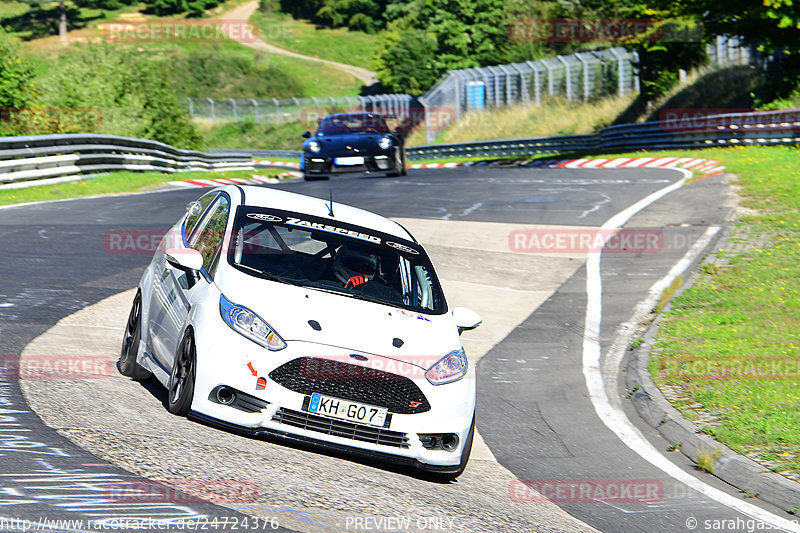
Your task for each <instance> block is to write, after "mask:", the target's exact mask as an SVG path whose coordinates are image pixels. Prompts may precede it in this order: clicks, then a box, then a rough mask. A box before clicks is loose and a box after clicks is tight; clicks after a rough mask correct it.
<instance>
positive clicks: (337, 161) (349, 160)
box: [333, 156, 364, 167]
mask: <svg viewBox="0 0 800 533" xmlns="http://www.w3.org/2000/svg"><path fill="white" fill-rule="evenodd" d="M333 164H334V165H339V166H342V167H344V166H352V165H363V164H364V158H363V157H361V156H353V157H334V158H333Z"/></svg>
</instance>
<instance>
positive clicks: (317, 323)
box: [308, 320, 322, 331]
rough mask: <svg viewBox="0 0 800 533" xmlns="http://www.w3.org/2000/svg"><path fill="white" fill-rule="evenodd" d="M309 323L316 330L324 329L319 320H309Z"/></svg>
mask: <svg viewBox="0 0 800 533" xmlns="http://www.w3.org/2000/svg"><path fill="white" fill-rule="evenodd" d="M308 325H309V326H311V329H313V330H314V331H322V326H320V325H319V322H317V321H316V320H309V321H308Z"/></svg>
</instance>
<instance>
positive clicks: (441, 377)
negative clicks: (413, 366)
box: [425, 348, 468, 385]
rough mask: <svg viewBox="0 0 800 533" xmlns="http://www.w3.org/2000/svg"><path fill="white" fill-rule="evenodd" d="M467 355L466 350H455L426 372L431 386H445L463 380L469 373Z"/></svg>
mask: <svg viewBox="0 0 800 533" xmlns="http://www.w3.org/2000/svg"><path fill="white" fill-rule="evenodd" d="M467 364H468V363H467V355H466V354H465V353H464V348H461V349H458V350H455V351H452V352H450V353H449V354H447V355H445V356H444V357H442V358H441V359H439V360H438V361H437V362H436V363H435V364H434V365H433V366H432V367H430V368H429V369H428V371H427V372H425V377H426V378H428V381H430V382H431V385H444V384H445V383H452V382H453V381H458V380H459V379H461V378H463V377H464V376H465V375H466V373H467Z"/></svg>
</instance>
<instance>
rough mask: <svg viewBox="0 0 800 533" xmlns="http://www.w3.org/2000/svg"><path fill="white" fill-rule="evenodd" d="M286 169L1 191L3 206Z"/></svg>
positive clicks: (121, 177)
mask: <svg viewBox="0 0 800 533" xmlns="http://www.w3.org/2000/svg"><path fill="white" fill-rule="evenodd" d="M283 172H286V171H285V170H280V169H258V170H249V171H248V170H237V171H230V172H180V173H176V174H166V173H163V172H128V171H120V172H112V173H110V174H107V175H104V176H98V177H96V178H90V179H85V180H81V181H72V182H67V183H58V184H55V185H40V186H36V187H29V188H27V189H5V190H0V205H10V204H20V203H25V202H40V201H46V200H63V199H66V198H81V197H84V196H99V195H104V194H119V193H127V192H145V191H150V190H153V189H155V188H157V187H158V186H159V185H163V184H164V183H166V182H168V181H183V180H191V179H209V178H215V179H216V178H245V179H248V178H251V177H252V176H253V175H258V176H273V177H274V176H277V175H278V174H281V173H283Z"/></svg>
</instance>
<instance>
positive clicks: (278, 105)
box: [272, 96, 283, 122]
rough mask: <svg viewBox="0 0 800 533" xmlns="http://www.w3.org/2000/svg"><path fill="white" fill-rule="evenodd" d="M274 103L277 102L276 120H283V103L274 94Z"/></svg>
mask: <svg viewBox="0 0 800 533" xmlns="http://www.w3.org/2000/svg"><path fill="white" fill-rule="evenodd" d="M272 103H273V104H275V122H282V121H283V117H281V103H280V102H279V101H278V99H277V98H275V97H274V96H273V97H272Z"/></svg>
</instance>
